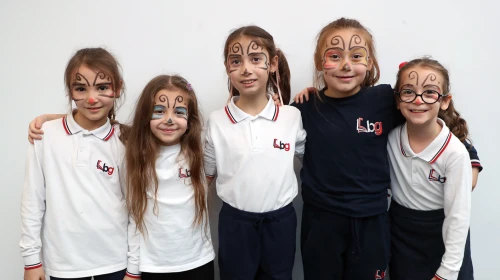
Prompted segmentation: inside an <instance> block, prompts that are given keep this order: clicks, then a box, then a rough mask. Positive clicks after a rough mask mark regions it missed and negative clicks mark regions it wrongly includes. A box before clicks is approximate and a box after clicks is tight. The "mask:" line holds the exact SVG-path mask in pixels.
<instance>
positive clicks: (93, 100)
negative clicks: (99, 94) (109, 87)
mask: <svg viewBox="0 0 500 280" xmlns="http://www.w3.org/2000/svg"><path fill="white" fill-rule="evenodd" d="M87 102H88V103H89V104H90V105H94V104H96V103H97V99H95V98H93V97H89V99H88V100H87Z"/></svg>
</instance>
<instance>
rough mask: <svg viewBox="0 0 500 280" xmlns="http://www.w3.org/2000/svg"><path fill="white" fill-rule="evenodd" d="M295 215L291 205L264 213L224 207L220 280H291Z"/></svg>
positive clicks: (220, 247)
mask: <svg viewBox="0 0 500 280" xmlns="http://www.w3.org/2000/svg"><path fill="white" fill-rule="evenodd" d="M296 230H297V215H296V214H295V209H294V208H293V205H292V204H289V205H287V206H285V207H283V208H281V209H278V210H274V211H270V212H266V213H250V212H245V211H241V210H239V209H236V208H233V207H231V206H230V205H229V204H227V203H224V204H223V206H222V209H221V211H220V214H219V269H220V279H221V280H247V279H248V280H254V279H274V280H291V279H292V270H293V263H294V260H295V242H296V240H295V238H296V234H295V232H296Z"/></svg>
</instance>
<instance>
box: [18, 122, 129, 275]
mask: <svg viewBox="0 0 500 280" xmlns="http://www.w3.org/2000/svg"><path fill="white" fill-rule="evenodd" d="M116 129H118V127H113V126H111V125H110V123H109V120H108V121H107V122H106V124H104V125H103V126H101V127H100V128H98V129H95V130H93V131H87V130H85V129H83V128H82V127H80V126H79V125H78V124H77V123H76V122H75V120H74V119H73V116H72V115H71V114H69V115H67V116H66V117H64V118H62V119H57V120H53V121H48V122H46V123H44V124H43V130H44V132H45V133H44V136H43V139H42V140H40V141H35V144H34V145H30V147H29V149H28V157H27V163H26V176H25V181H24V188H23V195H22V203H21V223H22V228H21V241H20V247H21V255H22V256H23V257H24V264H25V267H26V268H33V267H39V266H41V258H40V251H41V252H42V254H43V267H44V269H45V273H46V274H48V275H50V276H54V277H61V278H78V277H85V276H91V275H99V274H106V273H111V272H115V271H118V270H122V269H125V268H126V267H127V251H128V246H127V226H128V212H127V209H126V205H125V195H124V187H125V186H124V184H121V179H122V178H120V172H122V170H120V168H119V166H120V164H121V162H122V160H123V156H124V151H125V149H124V146H123V144H122V143H121V142H120V140H119V139H118V136H117V133H116V131H115V130H116Z"/></svg>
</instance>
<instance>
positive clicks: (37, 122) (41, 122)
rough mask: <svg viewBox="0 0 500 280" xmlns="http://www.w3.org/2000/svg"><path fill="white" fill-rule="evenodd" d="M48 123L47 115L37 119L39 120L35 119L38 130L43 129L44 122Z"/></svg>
mask: <svg viewBox="0 0 500 280" xmlns="http://www.w3.org/2000/svg"><path fill="white" fill-rule="evenodd" d="M46 121H47V117H45V115H44V116H41V117H37V118H36V119H35V127H36V128H37V129H40V128H42V124H43V123H44V122H46Z"/></svg>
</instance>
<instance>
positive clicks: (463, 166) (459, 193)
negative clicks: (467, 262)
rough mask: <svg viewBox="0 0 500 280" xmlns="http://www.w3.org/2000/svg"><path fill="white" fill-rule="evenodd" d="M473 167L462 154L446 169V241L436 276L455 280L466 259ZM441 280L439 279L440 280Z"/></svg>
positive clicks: (444, 231) (444, 232)
mask: <svg viewBox="0 0 500 280" xmlns="http://www.w3.org/2000/svg"><path fill="white" fill-rule="evenodd" d="M471 181H472V167H471V164H470V161H469V157H468V156H467V153H465V152H464V153H462V154H461V155H459V156H458V157H457V158H456V159H455V160H453V161H452V162H451V164H449V165H448V166H447V167H446V182H445V183H444V214H445V219H444V223H443V241H444V246H445V253H444V255H443V258H442V260H441V266H440V267H439V269H438V270H437V272H436V276H439V277H441V278H444V279H449V280H456V279H457V277H458V273H459V271H460V266H461V265H462V260H463V257H464V250H465V242H466V240H467V234H468V231H469V223H470V212H471V190H470V182H471ZM441 278H440V279H441Z"/></svg>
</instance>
